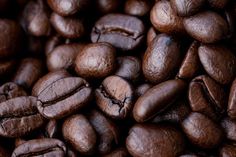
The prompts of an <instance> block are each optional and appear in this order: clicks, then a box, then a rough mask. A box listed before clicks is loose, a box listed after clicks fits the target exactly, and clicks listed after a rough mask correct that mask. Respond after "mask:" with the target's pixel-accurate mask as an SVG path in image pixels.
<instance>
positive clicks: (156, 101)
mask: <svg viewBox="0 0 236 157" xmlns="http://www.w3.org/2000/svg"><path fill="white" fill-rule="evenodd" d="M185 87H186V84H185V82H184V81H182V80H169V81H166V82H163V83H160V84H158V85H156V86H154V87H152V88H151V89H149V90H148V91H146V92H145V93H144V95H142V96H140V97H139V98H138V100H137V101H136V103H135V105H134V108H133V116H134V119H135V120H136V121H137V122H145V121H147V120H150V119H151V118H153V117H154V116H156V115H157V114H158V113H160V112H162V111H163V110H165V109H166V108H167V107H169V106H170V105H171V104H172V103H173V102H174V101H175V100H176V99H177V97H178V96H179V94H181V93H182V92H183V90H184V89H185Z"/></svg>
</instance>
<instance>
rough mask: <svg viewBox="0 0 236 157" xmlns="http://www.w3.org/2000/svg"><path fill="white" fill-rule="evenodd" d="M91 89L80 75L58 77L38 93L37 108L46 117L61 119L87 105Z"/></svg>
mask: <svg viewBox="0 0 236 157" xmlns="http://www.w3.org/2000/svg"><path fill="white" fill-rule="evenodd" d="M91 94H92V89H91V88H90V87H89V84H88V83H87V82H86V81H85V80H84V79H82V78H80V77H67V78H62V79H59V80H57V81H55V82H53V83H51V84H50V85H48V86H47V87H46V88H45V89H44V90H43V91H42V92H41V93H39V95H38V101H37V108H38V110H39V112H40V113H41V114H42V115H43V116H44V117H46V118H48V119H61V118H63V117H65V116H67V115H70V114H72V113H74V112H76V111H77V110H78V109H80V108H82V107H84V106H85V105H87V103H88V102H89V101H90V99H91V96H92V95H91Z"/></svg>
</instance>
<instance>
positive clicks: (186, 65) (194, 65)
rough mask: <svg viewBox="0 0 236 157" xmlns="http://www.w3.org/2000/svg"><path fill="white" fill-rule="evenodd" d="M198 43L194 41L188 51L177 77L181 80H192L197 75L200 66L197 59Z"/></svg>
mask: <svg viewBox="0 0 236 157" xmlns="http://www.w3.org/2000/svg"><path fill="white" fill-rule="evenodd" d="M198 47H199V43H198V42H197V41H194V42H193V43H192V44H191V46H190V47H189V49H188V52H187V53H186V55H185V57H184V60H183V61H182V65H181V66H180V69H179V72H178V74H177V76H178V77H179V78H183V79H192V78H193V77H194V75H195V74H196V73H197V71H198V69H199V67H200V66H199V65H200V60H199V57H198Z"/></svg>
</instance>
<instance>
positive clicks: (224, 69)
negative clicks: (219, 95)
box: [198, 45, 236, 84]
mask: <svg viewBox="0 0 236 157" xmlns="http://www.w3.org/2000/svg"><path fill="white" fill-rule="evenodd" d="M198 55H199V58H200V61H201V63H202V66H203V67H204V69H205V70H206V72H207V73H208V75H210V76H211V77H212V78H213V79H214V80H216V81H217V82H219V83H220V84H228V83H230V82H231V81H233V79H234V77H235V76H236V57H235V56H234V54H233V53H232V52H231V51H230V50H229V49H228V48H226V47H224V46H217V45H201V46H200V47H199V49H198Z"/></svg>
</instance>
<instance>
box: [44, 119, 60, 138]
mask: <svg viewBox="0 0 236 157" xmlns="http://www.w3.org/2000/svg"><path fill="white" fill-rule="evenodd" d="M58 125H59V124H58V122H57V121H56V120H54V119H53V120H50V121H49V122H48V123H47V125H46V128H45V136H46V137H48V138H56V137H58V134H59V130H60V129H59V126H58Z"/></svg>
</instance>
